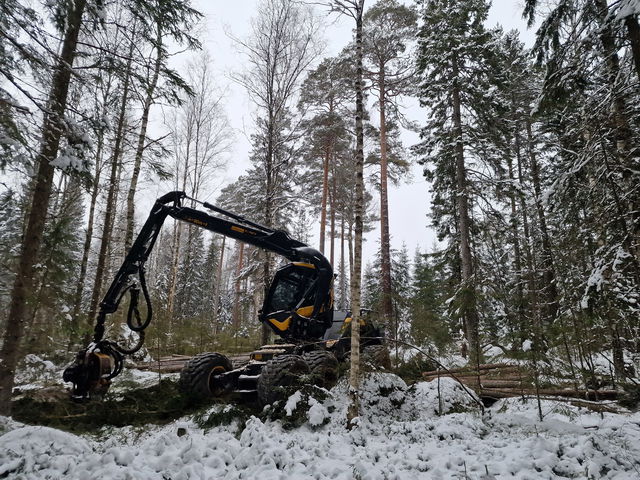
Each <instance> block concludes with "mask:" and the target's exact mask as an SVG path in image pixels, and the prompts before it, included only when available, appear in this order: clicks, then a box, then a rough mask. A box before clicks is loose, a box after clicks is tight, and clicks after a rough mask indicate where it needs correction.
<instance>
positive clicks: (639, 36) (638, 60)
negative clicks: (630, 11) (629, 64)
mask: <svg viewBox="0 0 640 480" xmlns="http://www.w3.org/2000/svg"><path fill="white" fill-rule="evenodd" d="M624 23H625V25H626V26H627V33H628V36H629V41H630V42H631V53H632V55H633V65H634V66H635V68H636V74H637V75H638V80H639V81H640V25H638V19H637V18H636V16H635V15H629V16H628V17H626V18H625V19H624Z"/></svg>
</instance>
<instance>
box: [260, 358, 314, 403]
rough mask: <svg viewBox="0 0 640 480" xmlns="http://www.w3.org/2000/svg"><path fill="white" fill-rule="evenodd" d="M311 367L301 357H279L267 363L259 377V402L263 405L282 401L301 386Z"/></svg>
mask: <svg viewBox="0 0 640 480" xmlns="http://www.w3.org/2000/svg"><path fill="white" fill-rule="evenodd" d="M308 373H309V366H308V365H307V362H305V360H304V358H302V357H301V356H300V355H279V356H277V357H275V358H273V359H271V360H269V361H268V362H267V364H266V365H265V366H264V367H263V368H262V372H261V373H260V377H258V386H257V390H258V400H259V401H260V403H261V404H262V405H267V404H269V403H273V402H275V401H276V400H281V399H283V398H285V396H286V395H287V394H288V393H289V390H291V389H292V388H294V387H296V386H297V385H298V384H300V376H301V375H305V374H308Z"/></svg>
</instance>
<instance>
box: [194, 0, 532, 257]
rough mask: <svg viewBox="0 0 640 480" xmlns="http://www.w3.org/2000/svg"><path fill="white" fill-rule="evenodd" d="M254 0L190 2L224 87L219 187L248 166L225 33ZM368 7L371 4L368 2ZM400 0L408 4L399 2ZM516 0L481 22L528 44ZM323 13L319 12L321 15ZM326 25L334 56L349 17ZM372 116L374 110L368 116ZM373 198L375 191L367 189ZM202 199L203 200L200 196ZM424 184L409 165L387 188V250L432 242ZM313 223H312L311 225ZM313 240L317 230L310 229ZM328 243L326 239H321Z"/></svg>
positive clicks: (413, 109) (245, 17) (409, 139)
mask: <svg viewBox="0 0 640 480" xmlns="http://www.w3.org/2000/svg"><path fill="white" fill-rule="evenodd" d="M257 3H258V0H236V1H211V0H194V6H195V8H197V9H198V10H200V11H201V12H202V13H203V14H204V15H205V19H204V22H203V26H202V36H201V41H202V43H203V45H204V47H205V48H206V49H207V50H208V51H209V53H210V54H211V57H212V59H213V62H214V65H213V69H214V71H215V72H216V76H217V79H218V83H219V84H220V86H222V87H223V88H224V87H226V88H227V90H228V96H227V100H226V105H227V114H228V116H229V121H230V123H231V126H232V128H233V129H234V131H235V133H236V138H235V142H234V149H233V152H232V153H231V155H230V162H229V165H228V168H227V171H226V172H224V173H222V172H221V178H220V180H219V182H217V184H218V185H223V184H226V183H229V182H231V181H233V180H235V179H236V178H237V177H238V176H239V175H241V174H242V173H243V172H244V171H245V170H246V169H247V167H248V166H249V162H248V153H249V150H250V144H249V140H248V138H249V135H250V134H251V131H252V128H253V124H252V122H253V117H252V109H253V106H252V103H251V101H250V98H248V96H247V95H246V93H245V91H244V90H243V88H242V87H240V86H239V85H237V84H235V83H234V82H233V81H232V80H231V79H230V76H229V74H230V73H231V72H234V71H239V70H241V69H242V68H243V63H242V62H243V57H242V54H241V52H239V50H238V49H237V47H236V46H235V45H234V42H233V41H232V40H231V39H230V38H229V36H228V35H227V33H225V32H231V33H232V34H233V36H235V37H237V38H246V37H247V36H248V35H249V33H250V21H251V17H252V16H254V15H255V12H256V4H257ZM367 3H368V4H369V5H372V4H373V3H374V2H373V1H372V0H368V1H367ZM405 3H407V4H410V3H411V2H409V1H407V0H405ZM522 9H523V7H522V2H520V1H510V0H496V1H494V3H493V6H492V8H491V11H490V14H489V19H488V21H487V26H489V27H493V26H495V25H496V24H498V23H499V24H501V25H502V26H503V28H504V29H505V30H511V29H518V30H520V32H521V38H522V40H523V41H524V42H525V43H526V44H527V45H531V43H532V41H533V38H534V34H533V32H532V31H527V30H526V24H525V22H524V21H523V20H522ZM322 15H323V16H324V13H322ZM326 20H327V26H326V31H325V39H326V42H327V45H326V51H325V56H330V55H336V54H338V53H339V51H340V50H341V49H342V48H343V47H344V46H345V45H346V44H347V43H348V42H349V41H350V40H351V29H352V23H353V20H352V19H351V18H347V17H338V16H331V17H326ZM405 103H406V104H407V105H411V106H410V108H409V109H408V112H407V115H408V116H409V117H410V118H411V119H413V120H417V121H418V122H419V123H422V122H421V115H423V114H424V112H423V111H422V110H421V109H420V108H419V107H418V106H417V103H416V102H415V101H407V102H405ZM372 117H373V118H375V117H376V115H375V113H374V114H373V115H372ZM403 141H404V144H405V147H410V146H412V145H413V144H415V143H417V141H418V137H417V135H416V134H414V133H410V132H406V133H405V134H403ZM373 193H374V197H376V196H377V192H373ZM217 195H218V191H215V192H211V194H209V195H207V197H208V198H206V199H207V200H212V199H215V198H216V197H217ZM203 199H204V198H203ZM429 204H430V200H429V186H428V184H427V182H426V181H425V179H424V177H423V176H422V173H421V167H420V166H419V165H417V164H414V165H413V167H412V175H411V178H410V179H409V180H408V181H407V182H405V183H403V184H402V185H400V186H399V187H392V188H391V189H390V191H389V213H390V228H391V233H392V239H391V243H392V248H397V249H399V248H400V247H401V246H402V244H403V243H404V244H406V245H407V248H408V249H409V255H410V256H411V257H412V256H413V252H414V251H415V249H416V248H417V247H419V248H420V249H421V250H422V251H423V252H424V251H430V250H431V248H432V246H433V245H434V242H435V235H434V232H433V231H432V230H431V229H430V228H429V227H428V225H429V223H430V221H429V219H428V218H427V215H428V212H429V209H430V205H429ZM313 228H314V229H315V230H318V229H319V227H317V226H316V224H314V227H313ZM313 234H314V240H313V241H312V243H316V242H317V236H318V232H313ZM379 236H380V233H379V230H378V229H376V230H373V231H371V232H369V233H368V234H367V235H366V236H365V244H364V259H365V262H366V261H367V260H368V259H371V258H372V256H373V255H374V254H375V251H376V249H377V244H378V239H379ZM327 241H328V240H327Z"/></svg>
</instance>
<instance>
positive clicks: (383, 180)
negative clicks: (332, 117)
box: [378, 65, 397, 338]
mask: <svg viewBox="0 0 640 480" xmlns="http://www.w3.org/2000/svg"><path fill="white" fill-rule="evenodd" d="M379 68H380V74H379V76H378V87H379V88H380V95H379V98H378V104H379V109H380V270H381V274H382V315H383V317H384V323H385V325H387V326H389V325H391V321H392V319H393V302H392V298H391V296H392V292H391V251H390V250H391V247H390V245H389V243H390V241H389V199H388V190H387V183H388V182H387V177H388V165H387V162H388V160H387V119H386V108H385V107H386V105H385V100H386V99H385V89H386V85H385V75H384V65H380V66H379ZM396 330H397V328H396ZM396 338H397V336H396Z"/></svg>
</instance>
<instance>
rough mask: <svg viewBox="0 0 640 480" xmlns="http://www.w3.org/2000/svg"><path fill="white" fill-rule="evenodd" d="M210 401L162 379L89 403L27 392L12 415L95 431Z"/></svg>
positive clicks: (173, 414) (169, 415)
mask: <svg viewBox="0 0 640 480" xmlns="http://www.w3.org/2000/svg"><path fill="white" fill-rule="evenodd" d="M218 401H221V400H218ZM210 404H211V401H209V402H208V403H205V402H202V401H197V400H196V399H194V398H191V397H188V396H184V395H182V394H181V393H180V392H179V391H178V387H177V383H176V382H174V381H172V380H162V381H161V382H160V383H159V384H157V385H153V386H151V387H147V388H139V389H134V390H128V391H126V392H125V393H123V394H121V395H118V396H115V395H114V396H109V395H107V397H106V398H105V399H104V400H102V401H98V400H94V401H89V402H86V403H75V402H72V401H71V400H70V399H68V398H60V396H59V395H56V396H52V397H51V398H43V397H42V396H41V395H25V396H24V397H22V398H19V399H17V400H14V402H13V405H12V409H13V410H12V416H13V418H14V419H15V420H17V421H19V422H23V423H27V424H31V425H45V426H49V427H53V428H58V429H61V430H66V431H69V432H73V433H91V432H96V431H97V430H98V429H100V428H101V427H104V426H113V427H124V426H129V425H131V426H139V425H145V424H148V423H155V424H165V423H169V422H171V421H173V420H175V419H177V418H179V417H182V416H184V415H187V414H189V413H194V412H197V411H199V410H201V409H203V408H204V407H206V406H207V405H210Z"/></svg>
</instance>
